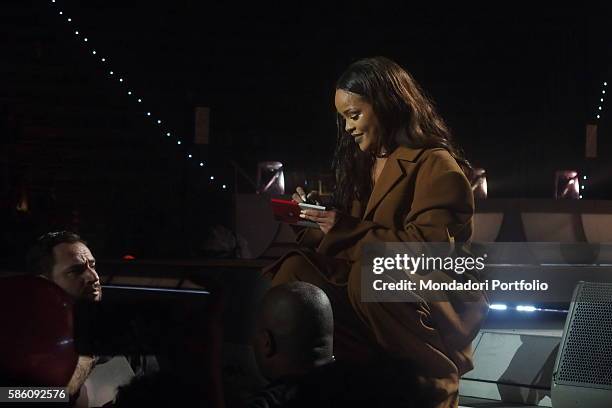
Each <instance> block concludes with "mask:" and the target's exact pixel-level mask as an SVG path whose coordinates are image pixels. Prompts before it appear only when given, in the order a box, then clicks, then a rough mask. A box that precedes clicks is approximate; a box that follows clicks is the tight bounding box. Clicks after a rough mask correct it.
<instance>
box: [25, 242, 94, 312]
mask: <svg viewBox="0 0 612 408" xmlns="http://www.w3.org/2000/svg"><path fill="white" fill-rule="evenodd" d="M27 268H28V271H29V272H30V273H33V274H37V275H41V276H44V277H46V278H48V279H50V280H52V281H53V282H55V283H56V284H57V285H58V286H60V287H61V288H62V289H64V290H65V291H66V292H67V293H68V294H69V295H71V296H72V297H74V298H75V299H77V300H87V301H91V302H98V301H100V299H101V298H102V287H101V285H100V277H99V276H98V274H97V272H96V260H95V259H94V257H93V255H92V254H91V251H90V250H89V248H87V245H86V243H85V241H83V240H82V239H81V237H79V236H78V235H77V234H75V233H73V232H68V231H60V232H49V233H46V234H44V235H43V236H41V237H40V238H38V240H37V241H36V244H35V245H34V246H33V247H32V248H31V249H30V252H29V253H28V258H27Z"/></svg>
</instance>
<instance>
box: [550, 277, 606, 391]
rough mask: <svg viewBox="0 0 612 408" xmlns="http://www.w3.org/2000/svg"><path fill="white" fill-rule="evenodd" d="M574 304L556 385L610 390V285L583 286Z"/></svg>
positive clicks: (591, 284)
mask: <svg viewBox="0 0 612 408" xmlns="http://www.w3.org/2000/svg"><path fill="white" fill-rule="evenodd" d="M574 302H575V303H574V310H573V313H572V315H571V316H569V317H568V318H569V319H570V323H569V325H568V327H567V333H566V337H565V342H564V344H563V348H562V350H561V352H562V354H561V358H560V361H559V370H558V371H557V383H565V384H577V383H579V384H591V385H599V386H603V387H604V388H608V387H612V284H602V283H588V282H585V283H583V284H582V286H581V287H579V289H578V291H577V293H576V296H575V299H574Z"/></svg>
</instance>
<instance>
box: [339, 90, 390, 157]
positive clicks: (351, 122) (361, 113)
mask: <svg viewBox="0 0 612 408" xmlns="http://www.w3.org/2000/svg"><path fill="white" fill-rule="evenodd" d="M335 104H336V110H337V111H338V114H339V115H341V116H342V117H343V118H344V120H345V122H346V123H345V126H344V130H346V133H348V134H349V135H351V137H353V139H354V140H355V143H357V144H358V145H359V148H360V149H361V151H363V152H365V151H374V149H376V145H377V142H378V140H379V139H380V138H381V136H382V135H381V127H380V123H378V118H377V117H376V114H375V113H374V110H373V109H372V105H371V104H370V103H368V102H367V101H366V100H365V99H364V98H363V97H362V96H359V95H357V94H354V93H351V92H348V91H345V90H343V89H336V97H335ZM374 153H377V152H374Z"/></svg>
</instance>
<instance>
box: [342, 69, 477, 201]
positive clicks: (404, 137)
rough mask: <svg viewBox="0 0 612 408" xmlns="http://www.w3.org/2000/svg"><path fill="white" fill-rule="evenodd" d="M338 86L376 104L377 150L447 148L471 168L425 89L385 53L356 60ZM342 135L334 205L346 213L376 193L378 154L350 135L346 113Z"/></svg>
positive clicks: (374, 107)
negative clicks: (356, 202)
mask: <svg viewBox="0 0 612 408" xmlns="http://www.w3.org/2000/svg"><path fill="white" fill-rule="evenodd" d="M336 89H341V90H344V91H348V92H351V93H354V94H357V95H359V96H361V97H362V98H364V99H365V100H366V101H367V102H368V103H370V104H371V105H372V109H373V111H374V114H375V115H376V117H377V118H378V122H379V123H380V126H381V128H382V137H381V138H380V140H378V143H377V146H375V152H376V153H381V152H383V151H386V152H389V153H390V152H392V151H393V150H395V149H396V148H397V147H398V146H406V147H411V148H415V149H416V148H434V147H441V148H444V149H446V150H447V151H448V152H449V153H450V154H451V156H453V157H454V158H455V160H457V162H458V163H459V165H460V166H461V167H462V168H463V169H464V171H467V170H468V169H469V168H470V164H469V162H468V161H467V160H466V159H465V157H464V156H463V153H462V152H461V150H460V149H458V148H457V147H455V146H454V145H453V143H452V136H451V133H450V131H449V129H448V127H447V126H446V124H445V123H444V120H443V119H442V118H441V117H440V116H439V115H438V113H437V112H436V109H435V106H434V104H433V102H432V101H431V99H429V98H428V97H427V96H426V95H425V93H424V92H423V91H422V89H421V87H420V86H419V84H417V82H416V81H415V80H414V78H412V76H411V75H410V74H409V73H408V72H406V71H405V70H404V69H403V68H402V67H400V66H399V65H398V64H396V63H395V62H393V61H391V60H390V59H388V58H385V57H374V58H366V59H362V60H359V61H357V62H354V63H353V64H351V65H350V66H349V67H348V69H347V70H346V71H345V72H344V73H343V74H342V75H341V76H340V78H339V79H338V82H337V83H336ZM336 123H337V126H338V139H337V144H336V151H335V153H334V160H333V163H332V166H333V170H334V172H335V176H336V188H335V190H334V194H333V197H332V202H333V205H334V206H335V207H336V208H338V209H340V210H343V211H348V210H349V209H350V207H351V204H352V202H353V200H359V201H360V202H361V203H362V204H363V205H365V203H366V201H367V199H368V198H369V196H370V194H371V192H372V174H371V171H372V166H373V164H374V161H375V154H374V153H372V152H362V151H361V150H360V149H359V147H358V146H357V144H356V143H355V142H354V140H353V139H352V138H351V137H350V135H349V134H348V133H346V131H345V130H344V129H345V120H344V118H343V117H342V115H340V114H338V115H337V117H336Z"/></svg>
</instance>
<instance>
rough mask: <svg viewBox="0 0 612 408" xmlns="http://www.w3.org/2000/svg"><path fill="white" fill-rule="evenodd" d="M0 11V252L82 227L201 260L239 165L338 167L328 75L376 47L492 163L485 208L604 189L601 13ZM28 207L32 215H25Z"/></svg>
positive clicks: (604, 195) (257, 7) (226, 5)
mask: <svg viewBox="0 0 612 408" xmlns="http://www.w3.org/2000/svg"><path fill="white" fill-rule="evenodd" d="M2 7H3V13H2V14H3V15H2V17H1V19H2V25H1V27H2V28H1V30H2V32H1V33H0V34H1V37H2V39H1V40H0V41H1V43H2V45H3V48H2V49H3V57H2V58H1V62H0V69H1V77H2V81H3V82H2V87H1V88H0V101H1V104H0V108H1V110H2V118H1V119H2V132H1V135H2V150H3V152H2V183H3V184H2V208H3V210H2V211H3V220H4V223H5V228H4V232H3V234H4V235H3V237H2V239H3V242H5V245H4V246H3V248H4V251H5V252H6V253H7V254H14V253H15V251H17V250H19V249H20V248H22V246H23V243H24V242H27V241H28V240H31V238H32V237H33V236H35V234H37V233H39V232H43V231H45V230H48V229H54V228H70V229H75V230H78V231H80V232H82V233H83V235H85V236H86V237H89V239H90V241H94V242H95V243H96V248H97V251H98V252H101V253H103V254H108V255H109V256H115V255H123V254H125V253H128V252H129V253H134V254H137V255H142V256H147V255H148V256H152V255H156V256H185V255H199V254H201V253H202V248H201V246H202V241H203V240H204V239H205V235H206V234H205V231H206V228H207V227H209V226H210V225H213V224H217V223H220V224H223V225H226V226H228V228H230V229H231V228H232V214H231V208H232V204H233V198H232V197H233V195H232V192H234V191H236V190H238V191H241V192H250V191H252V189H251V187H250V186H249V184H248V183H246V182H245V179H244V178H243V177H242V176H236V173H235V170H234V167H233V166H232V165H231V164H230V160H234V161H235V162H236V163H237V164H238V165H239V166H240V167H241V168H242V169H244V171H245V172H246V173H247V174H249V175H250V176H251V177H252V178H254V177H255V168H256V164H257V162H259V161H263V160H279V161H282V162H283V163H284V166H285V171H286V174H287V177H288V179H289V180H290V181H295V180H299V179H300V177H303V178H306V177H307V176H309V175H320V174H324V173H327V172H329V163H330V159H331V154H332V151H333V146H334V138H335V119H334V108H333V92H334V81H335V80H336V78H337V77H338V76H339V75H340V73H341V72H342V71H343V70H344V69H345V68H346V66H347V65H348V64H350V63H351V62H352V61H354V60H356V59H359V58H362V57H367V56H374V55H384V56H387V57H390V58H392V59H394V60H396V61H397V62H398V63H400V64H401V65H402V66H404V67H405V68H406V69H407V70H408V71H410V72H411V73H412V74H413V75H414V76H415V77H416V79H417V81H419V82H420V84H421V85H422V86H423V88H424V89H425V90H426V91H427V92H428V94H429V95H430V96H431V97H432V98H433V99H434V100H435V101H436V103H437V106H438V108H439V110H440V112H441V113H442V115H443V117H444V118H445V119H446V120H447V122H448V124H449V125H450V127H451V128H452V130H453V133H454V135H455V138H456V140H457V142H458V144H459V145H460V146H461V147H463V149H464V150H465V152H466V155H467V157H468V158H469V159H470V161H471V162H472V163H473V165H475V166H477V167H483V168H485V169H486V171H487V176H488V186H489V197H491V198H519V197H520V198H552V197H553V194H554V173H555V170H560V169H576V170H578V171H579V172H580V173H581V174H584V175H588V176H589V180H588V182H587V184H586V189H585V191H584V197H585V199H610V198H611V196H612V189H611V188H610V179H611V178H612V177H610V176H612V171H611V169H610V167H609V160H608V157H610V154H611V153H612V145H611V143H610V141H609V139H610V129H609V128H610V122H609V119H608V116H609V114H608V113H607V112H608V109H607V102H604V103H603V104H600V103H599V98H600V97H601V96H602V95H601V90H602V84H603V82H604V81H607V80H609V79H610V77H609V74H610V68H609V67H610V60H611V55H610V49H611V47H610V40H612V35H611V32H610V29H609V21H610V17H611V14H610V13H609V12H608V10H607V9H604V8H601V7H600V8H597V7H593V6H587V5H582V4H578V5H576V4H571V5H568V6H567V7H559V6H558V5H555V7H554V8H548V7H544V6H540V5H536V4H535V3H534V2H532V3H527V4H524V5H520V4H515V3H513V4H512V5H505V6H500V5H495V6H489V7H474V8H469V7H465V6H463V5H462V6H461V7H459V6H454V7H451V8H448V7H447V6H444V7H443V6H442V5H441V4H433V5H430V6H419V7H416V6H414V5H411V4H408V3H406V4H402V5H398V4H393V5H391V4H386V3H384V2H375V3H372V4H370V5H367V6H364V5H361V4H359V3H357V2H353V3H345V2H342V3H333V4H332V3H331V2H330V3H328V4H324V5H320V4H316V3H315V4H309V3H298V2H285V3H279V4H268V3H266V2H258V3H251V4H249V5H244V4H241V3H238V2H195V1H178V2H163V3H159V4H156V3H154V2H144V1H143V2H141V1H115V0H107V1H97V0H96V1H87V2H82V1H60V0H57V1H56V3H54V4H53V3H52V2H51V0H49V1H20V2H8V3H6V4H4V3H3V6H2ZM60 10H61V11H62V12H63V15H59V11H60ZM68 17H70V18H72V22H71V23H68V22H67V21H66V18H68ZM75 30H79V32H80V34H79V35H78V36H77V35H75V34H74V31H75ZM85 36H86V37H87V38H88V41H87V42H84V41H83V38H84V37H85ZM94 49H95V50H96V55H92V50H94ZM103 56H104V57H106V58H107V62H106V63H102V62H101V61H100V57H103ZM110 70H113V72H114V73H115V75H113V76H110V74H109V71H110ZM119 75H120V76H122V77H124V78H125V81H124V82H123V83H119V82H118V80H117V78H118V76H119ZM128 90H133V91H134V93H135V94H136V95H138V96H139V97H141V98H142V99H143V101H144V102H143V103H142V104H138V103H136V102H135V99H134V98H133V97H129V96H128V95H127V91H128ZM599 105H601V106H602V108H603V111H602V119H600V120H599V121H596V119H595V115H596V109H597V106H599ZM196 106H207V107H210V109H211V122H210V132H211V139H210V144H209V145H207V146H194V145H193V133H194V108H195V107H196ZM147 111H150V112H152V116H151V118H148V117H147V116H145V112H147ZM152 118H153V119H152ZM158 118H159V119H162V120H163V123H162V125H161V126H158V125H157V124H156V123H155V122H154V120H156V119H158ZM595 122H598V126H599V129H598V133H599V135H598V143H599V150H598V154H599V155H598V158H596V159H585V158H584V146H585V126H586V124H587V123H595ZM167 130H170V131H171V132H172V136H171V137H169V138H168V137H165V136H164V135H165V133H166V131H167ZM178 139H180V140H181V141H182V144H181V145H180V146H179V145H177V144H176V141H177V140H178ZM187 154H193V155H194V156H195V157H194V159H192V160H188V159H187V158H186V155H187ZM196 158H197V160H198V161H197V162H196V161H195V160H196ZM200 160H204V161H205V163H206V166H204V167H200V166H198V164H197V163H199V161H200ZM211 175H212V176H214V177H215V179H214V180H211V179H210V176H211ZM223 184H225V185H226V186H227V189H226V190H223V188H222V185H223ZM288 184H289V185H288V187H289V188H292V187H293V186H292V185H291V183H288ZM250 189H251V190H250ZM24 196H25V197H27V202H28V210H27V211H23V210H22V211H16V210H15V208H16V203H17V202H19V201H20V199H21V198H22V197H24ZM7 248H9V249H7Z"/></svg>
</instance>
